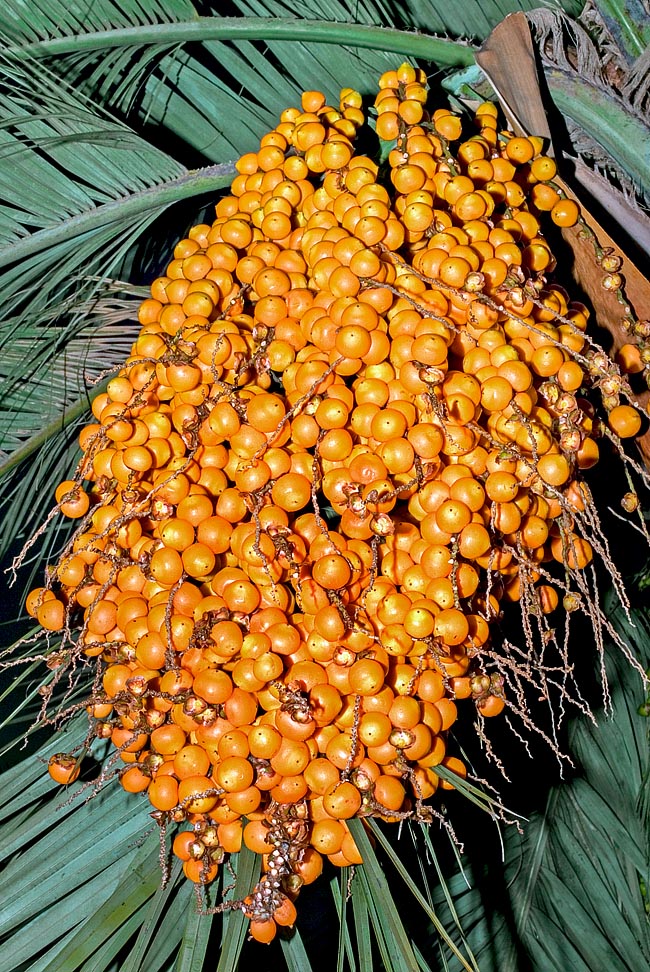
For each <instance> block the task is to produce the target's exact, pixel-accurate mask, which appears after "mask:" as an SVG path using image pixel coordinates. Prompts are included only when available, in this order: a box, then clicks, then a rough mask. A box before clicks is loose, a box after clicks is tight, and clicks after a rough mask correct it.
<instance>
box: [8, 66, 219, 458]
mask: <svg viewBox="0 0 650 972" xmlns="http://www.w3.org/2000/svg"><path fill="white" fill-rule="evenodd" d="M3 66H4V68H5V76H4V81H3V88H4V97H3V100H2V106H1V108H0V185H2V187H3V198H4V199H5V205H4V206H3V207H2V209H1V210H0V282H1V286H2V288H3V297H4V300H5V302H6V306H7V307H11V308H12V311H13V313H12V314H11V315H9V316H7V317H5V319H4V321H3V322H2V324H1V325H0V341H2V344H3V347H4V348H6V349H7V350H6V351H5V353H4V355H3V360H2V365H1V366H0V378H1V379H2V382H3V398H2V406H1V407H0V449H2V450H3V451H4V452H5V453H11V452H12V451H13V450H15V449H16V448H18V447H19V446H20V445H21V444H22V443H23V442H24V441H25V439H26V438H29V437H30V436H32V435H34V434H35V433H37V432H38V431H39V430H40V429H41V428H42V427H43V425H45V424H47V422H48V421H51V420H52V419H54V418H55V416H57V415H59V414H60V413H61V411H62V410H63V409H65V408H66V407H67V406H69V405H70V404H71V403H72V402H74V401H76V400H78V399H79V398H80V397H85V396H86V392H87V388H88V383H89V382H92V381H93V380H94V378H96V376H97V375H98V374H100V373H101V372H102V371H103V370H106V368H107V367H108V368H110V367H112V366H114V365H115V364H116V363H117V360H119V357H123V355H122V352H123V350H124V348H125V347H126V344H127V341H128V338H127V336H126V330H125V329H124V328H123V327H122V325H121V324H118V325H117V326H116V325H115V324H114V323H113V324H112V326H108V330H107V332H106V335H105V337H106V340H107V341H108V342H109V343H110V345H111V347H112V349H113V350H112V353H111V355H110V356H109V357H108V358H107V359H106V360H105V361H102V358H103V354H102V337H101V336H100V335H97V329H96V327H94V326H93V324H94V323H95V322H94V321H89V319H88V314H89V312H90V310H91V309H92V307H93V302H92V298H93V297H94V296H96V294H97V291H98V288H99V285H100V283H101V281H102V280H106V279H107V278H110V276H111V275H112V274H115V273H116V271H118V270H119V268H120V267H121V266H122V265H123V263H124V261H125V258H126V256H127V254H128V253H129V251H130V249H131V248H132V246H133V245H134V243H135V242H136V241H137V240H138V238H139V237H140V236H141V234H142V233H143V232H144V230H145V229H146V228H147V226H150V225H151V224H152V223H153V221H154V220H155V219H157V218H158V217H159V216H160V214H161V213H162V212H164V211H165V209H167V208H168V207H169V206H170V205H171V204H172V203H173V202H175V201H177V200H179V199H183V198H185V197H187V196H189V195H196V194H199V193H203V192H206V191H214V190H215V189H218V188H220V187H222V186H223V185H224V184H226V183H227V181H228V179H229V178H230V175H231V169H230V168H229V167H228V166H223V167H219V166H216V167H213V168H212V169H211V170H209V171H203V172H198V173H190V172H188V170H187V169H186V168H185V167H184V166H183V165H181V164H180V163H178V162H176V161H175V160H174V159H173V158H172V157H171V156H169V155H167V154H166V153H164V152H161V151H160V150H158V149H156V148H154V147H152V146H150V145H149V144H148V143H147V142H146V141H145V140H144V139H142V138H140V137H139V136H137V135H136V134H135V133H134V132H133V131H131V130H130V129H129V128H128V127H127V126H125V125H124V124H123V123H120V122H118V121H116V120H115V119H113V118H111V117H110V116H108V115H107V114H106V113H105V112H104V111H103V110H102V109H100V108H97V107H96V106H94V105H93V104H92V103H91V102H89V101H88V100H86V99H84V98H82V97H80V96H79V95H78V94H76V93H75V92H73V91H71V90H70V89H68V88H67V87H66V86H64V85H62V84H61V82H60V81H58V80H56V79H55V78H54V77H53V76H52V75H51V74H49V72H47V71H46V70H42V69H41V68H40V67H38V66H37V65H36V63H35V62H34V61H30V60H27V61H25V62H23V63H21V64H17V63H16V62H10V61H7V60H6V59H5V60H4V61H3ZM118 335H119V340H116V338H117V337H118ZM95 342H97V343H95ZM91 345H94V348H92V349H91ZM105 347H106V344H104V349H105ZM17 411H19V412H20V413H21V418H20V421H19V422H16V412H17Z"/></svg>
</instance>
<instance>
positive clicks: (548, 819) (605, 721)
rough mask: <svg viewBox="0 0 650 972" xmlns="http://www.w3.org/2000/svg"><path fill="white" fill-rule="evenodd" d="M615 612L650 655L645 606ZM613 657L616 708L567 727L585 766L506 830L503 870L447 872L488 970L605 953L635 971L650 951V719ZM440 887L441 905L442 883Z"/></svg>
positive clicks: (639, 650)
mask: <svg viewBox="0 0 650 972" xmlns="http://www.w3.org/2000/svg"><path fill="white" fill-rule="evenodd" d="M613 614H614V616H615V620H616V626H617V629H618V630H619V631H621V632H622V633H624V634H625V637H626V639H628V643H630V644H631V645H632V648H633V650H634V652H635V654H636V656H637V657H638V658H639V659H640V661H641V662H642V664H645V665H647V664H648V662H649V661H650V632H649V629H648V625H647V622H646V620H645V618H644V617H643V615H642V614H641V613H640V612H637V613H635V614H634V615H633V621H634V624H635V627H631V626H630V624H629V623H628V621H627V620H626V619H625V617H624V616H623V612H622V611H620V610H615V611H614V612H613ZM607 669H608V675H609V678H610V682H611V684H612V686H613V691H612V713H611V716H609V717H606V718H602V720H601V721H600V724H598V725H595V724H594V723H592V722H589V721H587V720H586V719H585V720H582V721H576V722H574V724H573V726H572V729H571V731H570V734H569V742H570V747H571V752H572V755H573V756H574V758H575V760H576V763H577V764H578V766H579V773H578V775H576V777H575V778H574V779H572V780H570V781H568V782H566V783H563V784H562V785H560V786H556V787H554V788H553V789H552V790H551V791H550V793H549V796H548V799H547V802H546V806H545V808H544V809H543V810H542V811H540V812H538V813H536V814H534V815H533V816H532V817H531V819H530V821H529V822H528V823H527V824H526V825H525V827H524V828H523V832H522V833H517V832H516V831H515V829H514V828H509V829H508V830H507V832H506V834H505V860H504V866H503V870H502V868H501V865H500V864H498V863H497V864H496V865H493V866H492V868H491V870H490V871H489V872H486V873H485V875H482V874H481V873H480V871H479V872H477V873H475V874H474V875H472V874H471V871H470V873H469V875H463V874H461V873H460V872H459V873H457V874H456V875H454V876H453V877H452V878H451V879H449V881H448V883H449V888H450V891H451V893H452V894H453V899H454V903H455V907H456V908H457V910H458V915H459V921H460V924H461V925H462V927H463V929H464V931H465V934H466V936H467V940H468V942H469V945H470V946H471V948H472V950H473V951H474V954H475V955H476V958H477V961H478V963H479V966H480V968H481V972H493V970H494V972H496V970H498V972H519V970H520V969H521V968H522V967H523V968H529V969H530V970H531V972H565V970H566V969H567V968H568V967H570V968H571V969H580V970H584V972H593V970H594V969H597V968H602V967H603V965H604V964H607V965H608V966H609V967H610V968H616V969H621V972H627V970H630V972H632V970H635V969H639V968H645V967H646V966H647V965H648V964H649V963H650V922H649V920H648V915H647V912H646V909H645V903H644V899H643V891H642V889H643V887H644V886H645V887H647V882H648V875H649V872H650V848H649V845H648V838H647V820H646V818H645V814H644V812H643V809H642V806H641V802H640V799H639V798H640V795H641V793H642V791H643V786H644V781H645V780H646V779H647V774H648V767H649V763H650V759H649V752H648V725H647V720H646V719H644V718H643V717H641V716H640V715H639V713H638V711H637V709H638V705H639V701H640V700H642V698H643V688H642V686H641V684H640V681H639V678H638V673H637V672H636V671H634V670H633V669H632V668H631V667H630V665H629V664H628V663H627V662H626V660H625V659H623V658H621V656H620V653H618V652H617V651H616V650H611V649H608V650H607ZM497 872H501V873H499V874H498V875H497ZM466 876H469V877H470V881H469V886H468V885H467V884H466V883H465V877H466ZM495 878H496V880H495ZM434 898H435V901H436V902H437V903H438V904H439V906H440V907H441V908H443V900H442V895H441V893H440V891H437V892H436V893H435V895H434ZM525 954H527V955H528V956H529V958H528V960H526V959H525V958H524V955H525ZM526 961H528V962H529V963H530V964H529V965H527V964H526ZM459 967H460V966H458V965H457V964H453V963H452V964H451V968H452V969H454V970H456V969H458V968H459Z"/></svg>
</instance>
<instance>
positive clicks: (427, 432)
mask: <svg viewBox="0 0 650 972" xmlns="http://www.w3.org/2000/svg"><path fill="white" fill-rule="evenodd" d="M426 105H427V91H426V88H425V84H424V74H423V73H422V72H421V71H419V70H417V69H415V68H413V67H411V66H409V65H402V66H401V67H400V68H398V70H397V71H389V72H388V73H387V74H385V75H384V76H383V77H382V78H381V79H380V83H379V93H378V95H377V99H376V102H375V108H376V124H375V128H376V135H377V136H378V138H379V140H380V141H381V142H384V143H391V144H387V145H386V146H385V149H384V155H387V160H388V165H387V168H386V171H385V172H383V171H381V172H380V169H379V167H378V164H377V162H376V161H375V160H374V159H373V158H371V157H370V156H368V155H363V154H359V153H358V152H357V150H356V148H355V136H356V134H357V130H358V129H359V127H360V126H363V125H364V124H365V120H364V115H363V113H362V110H361V96H360V95H359V94H358V92H355V91H353V90H352V89H350V88H346V89H344V90H343V92H342V93H341V99H340V103H339V105H338V107H334V106H331V105H328V104H326V101H325V97H324V96H323V95H322V94H320V93H319V92H307V93H306V94H305V95H304V96H303V100H302V106H301V107H300V108H289V109H287V110H286V111H284V112H283V113H282V115H281V118H280V121H279V124H278V125H277V127H276V128H275V129H274V130H273V131H272V132H269V133H268V134H266V135H265V136H264V137H263V138H262V139H261V141H260V147H259V150H258V151H257V152H250V153H248V154H246V155H244V156H242V158H241V159H239V161H238V162H237V163H236V169H237V175H236V176H235V178H234V180H233V182H232V186H231V191H230V194H229V195H226V196H224V198H222V199H220V200H219V202H218V203H217V205H216V217H215V219H214V222H213V223H212V224H208V223H202V224H199V225H197V226H194V227H193V228H192V229H191V230H190V231H189V233H188V235H187V237H186V238H185V239H182V240H181V241H180V242H179V243H178V244H177V245H176V247H175V250H174V254H173V259H172V261H171V263H170V264H169V266H168V268H167V271H166V273H165V274H164V275H163V276H161V277H159V278H158V279H156V280H154V281H153V283H152V285H151V296H150V297H148V298H147V299H146V300H145V301H144V302H143V303H142V305H141V307H140V309H139V313H138V318H139V322H140V325H141V328H140V332H139V334H138V336H137V338H136V340H135V343H134V345H133V348H132V352H131V355H130V357H129V358H128V359H127V361H126V362H125V364H124V366H123V367H122V368H121V369H120V371H119V373H117V374H116V375H115V376H114V377H113V378H111V380H110V381H109V383H108V387H107V390H106V392H105V393H103V394H100V395H98V396H97V397H96V398H95V400H94V402H93V406H92V410H93V416H94V421H93V422H91V423H90V424H89V425H87V426H86V427H85V428H84V430H83V431H82V433H81V436H80V445H81V449H82V452H83V455H82V458H81V461H80V463H79V465H78V468H77V470H76V472H75V473H74V475H73V476H72V478H70V479H68V480H66V481H65V482H64V483H62V484H61V486H60V487H59V488H58V490H57V492H56V501H57V504H58V507H59V509H60V511H61V512H62V513H63V514H64V515H65V516H68V517H72V518H76V519H78V520H79V525H78V529H77V531H76V533H75V534H74V536H73V538H72V540H71V541H70V542H69V544H68V546H67V547H66V549H65V551H64V553H63V554H62V556H61V558H60V560H59V562H58V564H57V565H56V567H54V568H52V569H51V570H50V571H49V573H48V577H47V583H46V585H45V586H44V587H43V588H39V589H37V590H36V591H33V592H32V593H31V594H30V595H29V597H28V600H27V610H28V612H29V613H30V614H31V615H32V616H33V617H35V618H36V619H37V620H38V622H39V623H40V624H41V625H42V626H43V627H44V628H45V629H47V630H48V631H50V632H58V631H61V632H62V633H63V640H64V645H63V648H64V649H65V651H64V652H62V653H61V654H60V656H58V657H60V658H63V657H66V658H67V659H71V660H74V662H75V664H78V662H79V661H81V660H83V659H84V658H86V659H89V660H94V661H93V662H92V664H93V665H94V666H95V667H96V677H95V679H94V682H93V689H92V694H91V696H90V697H89V698H88V699H87V708H88V713H89V718H90V722H91V735H92V734H94V735H96V736H99V737H100V738H103V739H108V738H110V740H111V741H112V744H113V750H112V755H111V756H110V757H109V759H108V761H107V763H106V765H105V767H104V769H103V772H102V779H106V778H108V777H109V776H111V775H117V776H118V777H119V780H120V782H121V784H122V786H123V787H124V789H125V790H127V791H129V792H133V793H142V794H143V795H144V798H145V799H148V800H149V802H150V804H151V807H152V811H153V813H154V816H155V817H156V819H158V820H159V821H160V822H164V823H169V822H173V823H176V824H179V825H180V829H179V832H178V833H177V834H176V836H175V837H174V840H173V851H174V853H175V854H176V856H177V857H178V858H180V859H181V860H182V861H183V862H184V864H183V866H184V869H185V873H186V875H187V877H188V878H189V879H190V880H191V881H194V882H196V883H197V884H198V885H205V884H207V883H209V882H211V881H212V880H213V879H214V878H215V876H216V875H217V873H218V870H219V867H220V865H221V862H222V861H223V859H224V856H225V855H226V854H236V853H237V852H238V850H239V849H240V848H241V846H242V844H245V845H246V847H248V848H250V849H251V850H252V851H255V852H256V853H259V854H260V855H262V857H263V861H264V875H263V877H262V879H261V881H260V882H259V884H258V885H257V886H256V887H255V889H254V890H253V891H252V893H251V895H250V896H249V897H248V898H246V899H245V901H243V902H241V903H240V905H241V907H242V908H243V909H244V911H245V912H246V914H247V915H248V916H249V917H250V919H251V926H250V928H251V934H252V936H253V937H254V938H257V939H259V940H260V941H270V940H271V939H272V938H273V937H274V935H275V933H276V928H277V926H278V925H279V926H283V925H288V924H292V922H293V921H294V919H295V907H294V905H293V903H292V899H293V898H294V897H295V895H296V892H297V891H298V890H299V888H300V886H301V885H302V884H303V883H308V882H309V881H311V880H314V879H315V878H316V877H317V876H318V874H319V873H320V871H321V869H322V866H323V858H325V857H326V858H328V859H329V860H330V861H331V862H332V863H333V864H334V865H337V866H345V865H349V864H358V863H360V862H361V856H360V854H359V852H358V849H357V847H356V845H355V843H354V840H353V838H352V835H351V833H350V829H349V826H348V821H349V820H350V819H352V818H355V817H362V818H364V817H368V816H378V817H380V818H382V819H384V820H389V821H399V820H403V819H405V818H409V817H413V818H415V819H418V820H421V821H427V820H430V819H431V817H432V812H433V811H432V810H431V808H430V804H429V801H430V800H431V799H432V798H434V796H435V792H436V790H437V788H438V787H439V786H440V785H444V786H445V787H449V786H450V782H449V778H450V773H455V774H456V777H455V778H456V779H459V778H462V776H463V775H464V774H465V767H464V766H463V764H462V762H461V761H460V760H458V759H457V758H456V757H455V756H453V755H450V754H449V753H448V731H449V729H450V727H451V726H452V725H453V724H454V722H455V721H456V719H457V717H458V715H459V713H460V716H461V718H467V717H468V715H469V717H470V718H475V719H476V720H477V728H478V731H479V732H480V733H481V734H482V733H483V732H484V721H483V720H484V719H485V718H487V717H491V716H496V715H498V714H499V713H500V712H501V711H503V710H504V708H506V709H508V711H509V713H510V715H511V717H512V718H516V717H517V715H519V716H520V717H521V718H522V720H523V721H524V723H526V722H527V721H529V717H527V716H526V714H525V713H524V712H522V710H521V705H522V693H521V688H520V683H521V679H522V678H523V677H525V675H526V673H525V669H526V670H527V677H529V678H531V679H532V680H533V681H535V680H537V684H538V685H542V684H544V685H545V684H546V682H545V674H544V673H545V669H544V665H543V663H542V661H541V660H540V658H541V656H540V654H539V653H537V652H536V649H535V647H534V645H533V641H532V638H533V629H535V630H536V631H537V630H539V632H540V635H541V638H542V641H543V642H544V644H545V646H546V647H545V649H544V650H545V652H546V653H547V654H548V656H549V658H550V652H551V651H552V646H553V645H554V644H555V636H554V628H553V627H551V626H550V623H549V622H548V621H547V616H548V615H549V614H552V612H554V611H556V610H557V608H558V604H559V601H560V599H561V600H562V602H563V604H564V605H565V606H566V605H567V604H568V603H569V601H571V603H572V609H574V608H578V609H581V610H583V611H584V612H586V613H587V614H589V612H590V611H591V612H592V618H593V621H594V624H595V625H599V626H605V627H606V626H607V622H606V620H605V619H604V618H603V617H602V615H601V614H600V611H599V609H598V607H597V605H595V604H590V601H589V586H588V583H587V579H586V577H585V574H584V568H585V567H587V566H588V565H589V564H590V563H591V561H592V558H593V557H594V554H596V555H598V556H601V557H605V556H607V544H606V541H605V539H604V537H603V534H602V532H601V530H600V527H599V521H598V517H597V513H596V510H595V508H594V504H593V500H592V497H591V493H590V490H589V488H588V486H587V484H586V482H585V480H584V478H583V475H584V471H585V470H587V469H589V468H590V467H591V466H593V465H594V464H595V463H596V462H597V460H598V458H599V451H600V448H601V443H602V441H603V438H606V439H607V440H609V441H608V443H607V447H608V448H614V449H615V450H616V451H618V453H619V454H620V456H621V457H622V459H623V461H624V462H626V463H627V464H628V469H629V470H631V471H632V472H634V471H635V470H636V471H637V472H638V473H639V474H640V475H641V476H642V471H641V470H640V469H639V467H638V466H637V464H635V463H634V461H633V460H632V459H630V458H629V457H626V456H625V453H624V452H623V450H622V448H621V446H620V441H619V437H621V436H623V437H625V436H634V435H636V434H637V433H638V431H639V429H640V426H641V417H640V415H639V413H638V412H637V411H636V409H635V407H634V405H633V404H632V403H631V402H630V396H629V392H628V386H627V384H626V380H625V379H624V378H622V377H621V374H620V372H619V370H618V367H617V366H616V365H615V364H614V363H613V362H612V361H611V360H610V358H609V357H608V356H607V355H606V354H605V353H604V352H602V351H601V350H600V349H599V348H598V347H597V345H596V344H595V343H594V339H593V338H592V337H591V336H590V335H588V333H587V319H588V316H589V312H588V310H587V308H586V307H585V306H584V305H583V304H582V303H579V302H577V301H573V300H572V299H571V296H570V295H569V294H568V293H567V291H566V290H565V289H564V287H563V286H562V285H560V284H559V283H558V282H556V281H555V280H554V278H553V276H552V271H553V268H554V266H555V262H556V261H555V257H554V254H553V251H552V248H551V246H550V244H549V242H548V241H547V239H546V237H545V235H544V226H545V224H546V223H547V221H548V219H549V218H550V219H551V220H553V221H554V222H555V223H557V224H559V225H561V226H566V225H569V224H571V223H574V222H575V221H576V220H578V219H579V218H580V214H579V210H578V209H577V207H576V206H575V204H574V203H573V202H571V201H570V200H567V199H566V198H565V197H564V196H563V194H562V192H561V191H560V190H559V189H558V188H557V187H556V186H555V185H554V183H553V181H552V180H553V176H554V175H555V163H554V162H553V161H552V160H551V159H550V158H548V157H546V156H544V155H542V154H541V153H540V148H541V143H540V140H539V139H536V138H521V137H514V136H513V135H512V133H509V132H499V131H498V130H497V128H498V123H497V113H496V109H495V107H494V106H493V105H491V104H484V105H481V106H480V107H479V109H478V111H477V113H476V117H475V120H474V121H475V127H474V128H473V129H472V131H471V132H470V133H469V134H468V133H464V123H462V122H461V119H460V118H459V117H458V116H457V115H455V114H453V113H452V112H451V111H448V110H447V109H443V108H440V109H438V110H436V111H433V112H432V113H431V112H430V111H429V109H427V106H426ZM366 141H367V140H366ZM453 145H456V146H457V147H456V148H455V149H453V150H452V146H453ZM603 402H604V403H605V404H604V405H603ZM614 577H615V581H617V577H618V575H617V574H616V573H614ZM510 601H518V602H520V604H521V608H522V618H523V619H524V632H525V637H526V640H527V645H526V646H525V647H524V648H522V649H514V648H513V647H512V646H509V642H507V641H504V643H503V644H499V643H498V641H496V640H491V635H492V634H493V632H494V629H495V625H497V624H498V621H499V618H500V615H501V611H502V608H503V607H504V606H505V605H506V604H507V602H510ZM567 610H568V608H567ZM531 616H534V618H535V619H534V624H533V623H532V622H531ZM555 647H556V650H557V652H558V656H559V657H560V656H561V654H562V653H561V650H560V648H559V647H558V646H557V645H556V646H555ZM517 652H518V654H517ZM548 664H549V665H551V664H552V663H551V662H550V661H549V663H548ZM64 669H65V666H64V665H63V664H61V667H60V669H57V670H56V672H55V678H56V677H59V676H60V674H61V672H62V671H64ZM515 689H516V691H515ZM441 767H443V768H444V771H443V770H442V769H441ZM77 772H78V767H77V765H76V760H75V758H74V756H69V755H67V754H57V755H56V756H55V757H53V760H52V761H51V763H50V773H51V774H52V776H53V777H54V778H55V779H56V780H57V781H59V782H62V783H67V782H70V781H72V780H74V779H75V778H76V774H77ZM443 777H444V780H443ZM452 778H453V777H452ZM459 785H460V784H459Z"/></svg>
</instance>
